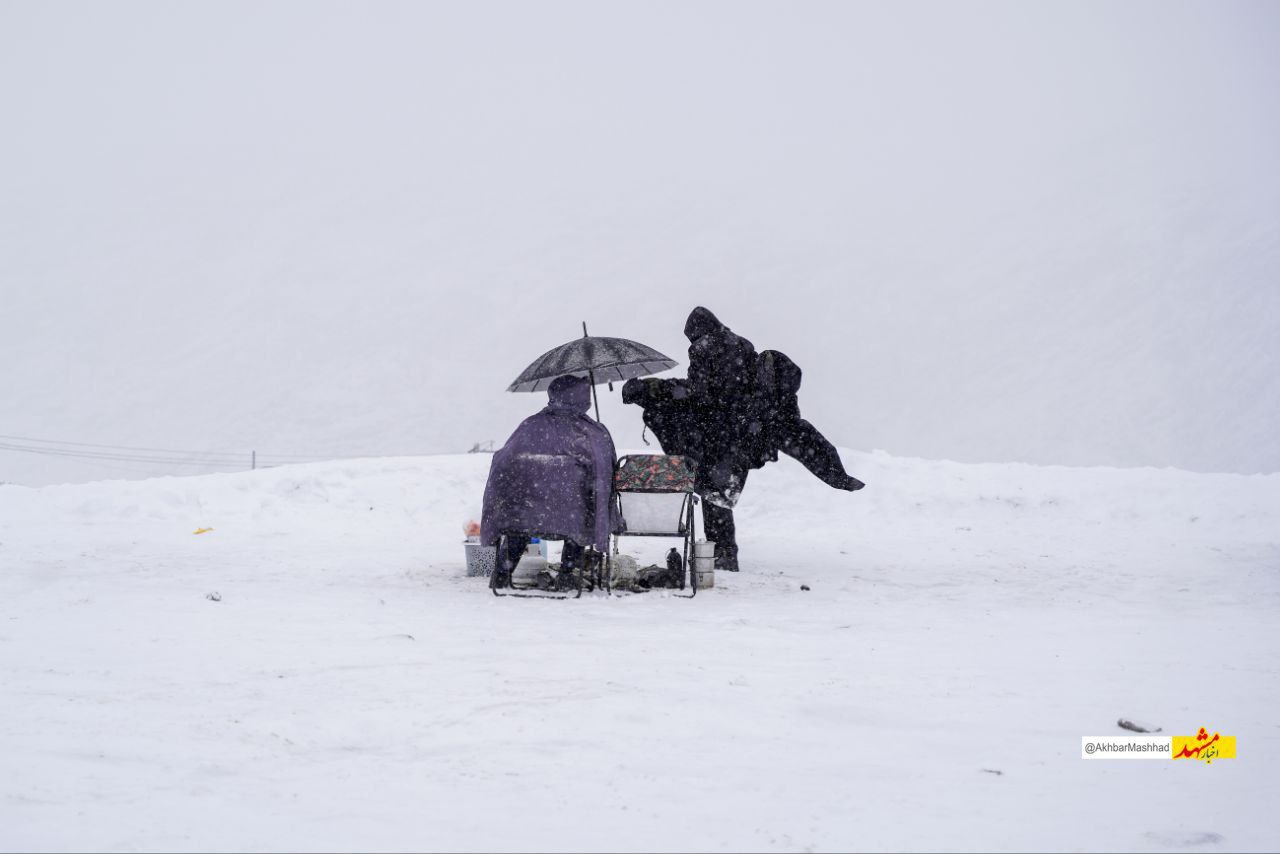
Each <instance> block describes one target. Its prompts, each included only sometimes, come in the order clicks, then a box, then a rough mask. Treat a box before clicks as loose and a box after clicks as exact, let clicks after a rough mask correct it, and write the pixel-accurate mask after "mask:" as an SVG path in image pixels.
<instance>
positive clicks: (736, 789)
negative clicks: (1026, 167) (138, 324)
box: [0, 452, 1280, 851]
mask: <svg viewBox="0 0 1280 854" xmlns="http://www.w3.org/2000/svg"><path fill="white" fill-rule="evenodd" d="M845 457H846V461H847V463H848V465H849V467H850V470H851V471H853V472H854V473H856V474H857V475H858V476H859V477H861V478H863V479H864V480H866V481H867V482H868V484H869V486H868V488H867V489H866V490H863V491H862V492H860V493H856V494H845V493H834V492H832V491H831V490H829V489H827V488H826V487H824V486H822V485H821V484H820V483H818V482H817V481H816V480H814V479H813V478H812V477H810V476H809V475H808V474H807V473H806V472H804V471H803V470H802V469H800V468H799V466H797V465H794V464H792V463H790V462H785V461H784V462H783V463H780V464H778V465H775V466H770V467H768V468H766V469H764V470H762V471H759V472H754V473H753V474H752V476H751V480H750V482H749V484H748V488H747V490H746V493H745V497H744V499H743V503H742V504H741V512H740V513H739V514H738V517H739V528H740V541H741V543H742V549H743V556H742V560H743V567H744V571H743V572H742V573H740V574H737V575H721V576H720V577H718V578H717V580H716V584H717V586H716V588H715V589H714V590H712V591H706V592H704V593H703V594H700V595H699V596H698V597H697V599H695V600H693V601H687V600H681V599H677V598H675V597H672V596H668V595H665V594H663V593H651V594H646V595H639V596H632V597H616V598H612V599H608V598H584V599H583V600H579V601H576V602H545V601H538V600H519V601H515V600H497V599H494V598H493V597H491V596H490V595H489V594H488V593H487V591H486V590H485V589H484V585H483V582H482V581H481V580H479V579H469V578H466V577H464V576H463V574H462V573H463V566H464V556H463V550H462V548H461V546H460V540H461V525H462V523H463V522H464V521H465V520H466V519H467V518H468V517H469V516H471V515H473V514H474V513H475V512H476V510H477V507H478V503H479V496H480V490H481V487H482V485H483V481H484V476H485V473H486V469H487V465H488V460H489V458H488V457H487V456H485V455H469V456H468V455H462V456H454V457H433V458H395V459H367V460H348V461H342V462H334V463H323V464H313V465H305V466H293V467H284V468H277V469H269V470H262V471H257V472H251V473H243V474H235V475H213V476H207V477H198V478H181V479H174V478H164V479H157V480H148V481H119V482H102V483H93V484H83V485H75V486H57V487H46V488H43V489H29V488H25V487H15V486H3V487H0V680H2V681H3V684H4V685H5V696H6V704H5V709H4V711H3V712H0V756H3V757H4V760H3V767H4V770H5V772H6V773H5V774H4V775H2V776H0V827H3V828H4V831H3V833H2V834H0V847H2V848H4V849H5V850H24V849H39V850H65V849H83V848H94V849H136V850H161V849H164V850H208V849H219V850H246V849H253V850H260V849H266V850H283V849H315V850H337V849H350V848H364V849H373V850H409V849H430V850H440V849H461V850H494V849H498V850H506V849H513V850H552V849H554V850H574V851H576V850H589V849H599V848H604V849H611V850H649V849H656V850H672V849H680V850H712V849H721V848H725V849H730V850H743V849H747V850H828V849H850V848H859V849H868V850H886V849H903V848H908V849H945V850H959V849H963V850H977V849H992V850H1015V849H1038V850H1043V849H1060V848H1061V849H1074V850H1114V849H1124V850H1173V849H1176V848H1180V847H1185V846H1190V845H1196V846H1204V847H1206V848H1208V849H1209V850H1212V848H1213V846H1215V845H1221V846H1222V847H1224V848H1229V849H1230V850H1274V848H1275V847H1276V845H1277V842H1280V835H1278V834H1277V832H1276V828H1275V823H1274V821H1273V820H1271V815H1272V810H1273V805H1274V803H1275V802H1276V799H1277V797H1278V796H1280V790H1278V786H1280V784H1278V783H1277V781H1278V780H1280V777H1277V775H1276V774H1275V773H1274V771H1273V769H1272V767H1271V764H1270V763H1271V761H1272V760H1274V759H1275V758H1277V757H1278V756H1280V730H1278V729H1277V727H1276V725H1275V721H1274V709H1275V708H1277V706H1278V705H1280V673H1278V669H1277V665H1276V659H1275V656H1274V649H1275V641H1276V634H1275V628H1274V626H1275V617H1276V613H1277V610H1278V609H1280V539H1278V538H1277V535H1276V532H1277V531H1280V524H1277V523H1278V521H1280V477H1277V476H1265V477H1263V476H1255V477H1246V476H1237V475H1196V474H1188V473H1186V472H1181V471H1174V470H1155V469H1145V470H1110V469H1066V468H1054V467H1047V468H1043V467H1032V466H1016V465H985V466H983V465H960V464H956V463H950V462H933V461H925V460H912V459H901V458H895V457H891V456H888V455H887V454H883V453H871V454H865V453H853V452H845ZM200 528H211V529H212V530H211V531H208V532H206V533H203V534H199V535H197V534H195V533H194V531H196V530H198V529H200ZM664 546H665V544H664V543H662V541H654V545H653V550H654V554H653V555H652V557H653V558H654V559H656V557H657V556H658V555H660V553H661V551H662V550H663V548H664ZM640 557H641V558H642V559H649V558H650V555H648V554H643V553H642V554H641V555H640ZM801 584H805V585H806V586H808V587H810V588H811V590H810V591H803V590H801V587H800V585H801ZM214 592H216V593H218V594H219V600H217V601H215V600H214V599H211V598H207V596H208V595H209V594H211V593H214ZM1121 716H1131V717H1136V718H1139V719H1142V720H1149V721H1152V722H1153V723H1155V724H1157V725H1160V726H1162V727H1163V728H1164V730H1165V732H1169V733H1188V734H1189V733H1193V732H1194V731H1195V729H1196V728H1197V727H1199V726H1208V727H1211V728H1218V729H1220V730H1221V731H1222V732H1224V733H1227V734H1233V735H1236V736H1237V737H1238V739H1239V745H1240V758H1239V759H1238V760H1235V761H1221V762H1216V763H1214V764H1213V765H1212V766H1209V767H1204V766H1202V765H1199V764H1197V765H1189V764H1186V763H1173V762H1169V763H1158V762H1084V761H1082V760H1081V759H1080V758H1079V753H1078V752H1079V744H1080V737H1081V736H1083V735H1107V734H1121V731H1120V730H1118V729H1117V728H1116V720H1117V718H1119V717H1121ZM997 772H998V773H997Z"/></svg>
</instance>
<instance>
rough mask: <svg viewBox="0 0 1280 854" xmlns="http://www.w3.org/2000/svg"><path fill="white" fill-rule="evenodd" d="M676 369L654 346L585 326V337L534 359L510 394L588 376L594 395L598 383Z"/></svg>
mask: <svg viewBox="0 0 1280 854" xmlns="http://www.w3.org/2000/svg"><path fill="white" fill-rule="evenodd" d="M675 366H676V361H675V359H670V358H668V357H666V356H664V355H662V354H661V353H659V352H658V351H657V350H655V349H653V348H652V347H647V346H645V345H644V344H641V343H639V342H636V341H632V340H630V339H627V338H605V337H602V336H591V335H588V334H587V324H585V323H584V324H582V337H581V338H575V339H574V340H572V341H570V342H568V343H567V344H561V345H560V346H559V347H555V348H553V349H551V350H548V351H547V352H545V353H543V354H542V355H541V356H539V357H538V358H536V359H534V360H533V363H532V364H531V365H529V367H527V368H525V369H524V370H523V371H522V372H521V373H520V376H518V377H516V379H515V382H513V383H512V384H511V385H510V386H508V387H507V391H543V390H545V389H546V388H547V386H549V385H551V381H552V380H554V379H555V378H556V377H563V376H568V375H571V376H575V377H587V378H589V379H590V380H591V393H592V394H593V395H594V394H595V386H596V385H597V384H598V383H606V382H607V383H614V382H622V381H623V380H629V379H631V378H632V377H645V376H648V375H649V374H656V373H660V372H662V371H667V370H670V369H671V368H674V367H675ZM596 420H597V421H599V420H600V404H599V402H598V401H597V402H596Z"/></svg>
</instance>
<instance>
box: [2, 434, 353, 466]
mask: <svg viewBox="0 0 1280 854" xmlns="http://www.w3.org/2000/svg"><path fill="white" fill-rule="evenodd" d="M0 439H8V440H11V441H16V442H36V443H38V444H41V445H69V446H72V447H76V448H103V449H106V450H113V451H146V452H153V453H160V454H184V455H186V454H190V455H192V456H200V457H206V458H207V457H234V458H235V459H237V460H239V459H243V458H244V457H246V456H248V454H249V451H185V450H183V451H179V450H175V449H173V448H143V447H138V446H132V445H103V444H100V443H97V442H69V441H64V440H61V439H36V438H33V437H31V436H0ZM259 456H261V457H270V458H272V459H307V460H323V459H328V457H323V456H316V455H314V454H270V453H262V454H259Z"/></svg>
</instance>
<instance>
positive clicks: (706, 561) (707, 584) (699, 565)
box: [693, 555, 716, 590]
mask: <svg viewBox="0 0 1280 854" xmlns="http://www.w3.org/2000/svg"><path fill="white" fill-rule="evenodd" d="M693 571H694V572H696V573H698V589H699V590H707V589H709V588H712V587H715V586H716V558H715V555H706V556H701V555H695V556H694V558H693Z"/></svg>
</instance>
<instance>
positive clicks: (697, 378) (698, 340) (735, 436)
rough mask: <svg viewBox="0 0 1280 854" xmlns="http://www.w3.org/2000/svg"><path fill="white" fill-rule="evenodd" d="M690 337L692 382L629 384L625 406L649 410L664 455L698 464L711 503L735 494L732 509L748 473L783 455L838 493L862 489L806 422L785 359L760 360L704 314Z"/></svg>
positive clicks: (693, 318)
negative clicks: (721, 494) (716, 497)
mask: <svg viewBox="0 0 1280 854" xmlns="http://www.w3.org/2000/svg"><path fill="white" fill-rule="evenodd" d="M684 333H685V336H686V337H687V338H688V339H689V342H690V343H689V378H688V379H687V380H659V379H652V378H650V379H644V380H639V379H633V380H628V381H627V383H626V384H625V385H624V386H623V387H622V401H623V403H635V404H638V405H639V406H641V407H642V408H643V409H644V423H645V424H646V425H647V426H648V427H649V429H651V430H652V431H653V434H654V435H655V436H656V437H657V438H658V441H659V442H660V443H661V444H662V450H663V451H664V452H665V453H668V454H682V455H686V456H689V457H692V458H693V459H694V460H695V462H696V463H697V471H698V491H699V492H700V493H702V494H703V496H704V497H706V496H707V495H709V494H711V493H714V492H725V491H730V492H733V493H735V494H734V496H733V498H732V499H731V500H730V504H731V503H732V500H736V492H737V490H740V489H741V486H742V484H743V483H744V482H745V480H746V476H747V472H748V471H749V470H750V469H753V468H760V467H762V466H763V465H764V464H765V463H766V462H770V461H773V460H777V459H778V452H779V451H781V452H782V453H785V454H787V455H788V456H792V457H795V458H796V459H797V460H799V461H800V462H801V463H802V464H803V465H804V466H805V467H806V468H808V469H809V470H810V471H811V472H813V473H814V474H815V475H817V476H818V477H819V478H821V479H822V481H823V482H824V483H827V484H830V485H831V486H834V487H836V488H837V489H856V488H859V487H860V486H861V483H860V482H859V481H856V480H854V479H853V478H850V477H849V475H848V474H846V473H845V470H844V466H843V464H842V463H841V462H840V455H839V454H838V453H837V452H836V449H835V447H834V446H833V445H832V444H831V443H830V442H828V441H827V440H826V438H825V437H823V435H822V434H821V433H819V432H818V431H817V429H816V428H814V426H813V425H812V424H810V423H809V422H808V421H805V420H804V419H803V418H801V417H800V406H799V403H798V400H797V397H796V393H797V392H798V391H799V389H800V379H801V371H800V368H799V366H797V365H796V364H795V362H792V361H791V359H789V358H787V356H786V354H784V353H780V352H778V351H776V350H766V351H764V353H761V354H757V353H756V349H755V346H754V345H752V343H751V342H750V341H748V340H747V339H746V338H743V337H742V336H740V335H737V334H735V333H734V332H733V330H731V329H730V328H729V327H728V326H725V325H724V324H723V323H721V322H720V320H719V318H717V317H716V316H715V315H714V314H712V313H711V312H710V311H709V310H708V309H706V308H703V307H702V306H698V307H697V308H695V309H694V310H693V311H692V312H690V314H689V319H688V321H687V322H686V323H685V327H684ZM854 484H857V485H856V486H855V485H854Z"/></svg>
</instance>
